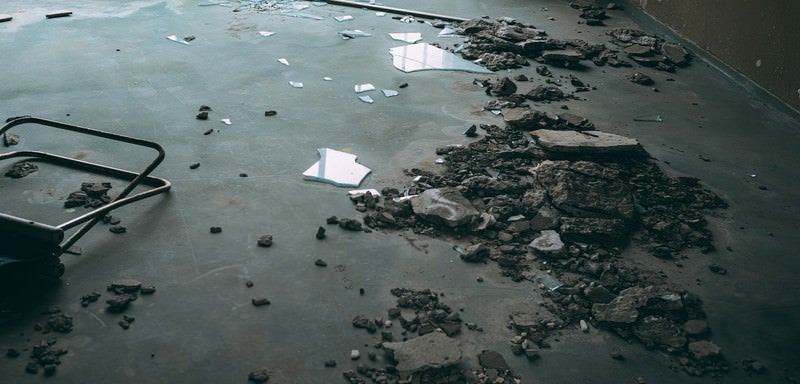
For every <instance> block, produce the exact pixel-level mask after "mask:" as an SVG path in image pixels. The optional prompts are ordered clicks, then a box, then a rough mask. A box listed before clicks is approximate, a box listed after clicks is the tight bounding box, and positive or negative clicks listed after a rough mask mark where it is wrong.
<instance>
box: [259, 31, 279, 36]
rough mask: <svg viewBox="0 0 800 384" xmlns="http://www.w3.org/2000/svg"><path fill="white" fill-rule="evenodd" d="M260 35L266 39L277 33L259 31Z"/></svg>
mask: <svg viewBox="0 0 800 384" xmlns="http://www.w3.org/2000/svg"><path fill="white" fill-rule="evenodd" d="M258 34H259V35H261V36H264V37H270V36H272V35H274V34H275V32H272V31H258Z"/></svg>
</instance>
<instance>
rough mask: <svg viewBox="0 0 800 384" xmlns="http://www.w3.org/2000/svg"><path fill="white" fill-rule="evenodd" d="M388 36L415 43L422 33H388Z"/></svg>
mask: <svg viewBox="0 0 800 384" xmlns="http://www.w3.org/2000/svg"><path fill="white" fill-rule="evenodd" d="M389 36H390V37H391V38H392V39H395V40H400V41H405V42H406V43H412V44H413V43H416V42H418V41H420V40H422V34H421V33H418V32H414V33H390V34H389Z"/></svg>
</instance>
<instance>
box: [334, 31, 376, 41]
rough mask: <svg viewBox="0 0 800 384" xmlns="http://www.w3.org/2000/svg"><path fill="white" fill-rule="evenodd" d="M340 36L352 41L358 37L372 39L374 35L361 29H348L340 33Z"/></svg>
mask: <svg viewBox="0 0 800 384" xmlns="http://www.w3.org/2000/svg"><path fill="white" fill-rule="evenodd" d="M339 36H341V37H342V39H344V40H350V39H355V38H356V37H370V36H372V35H371V34H369V33H367V32H364V31H362V30H360V29H347V30H344V31H341V32H339Z"/></svg>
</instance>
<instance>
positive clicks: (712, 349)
mask: <svg viewBox="0 0 800 384" xmlns="http://www.w3.org/2000/svg"><path fill="white" fill-rule="evenodd" d="M720 351H721V349H720V347H719V346H717V345H716V344H714V343H712V342H711V341H708V340H700V341H695V342H692V343H689V355H690V356H692V358H693V359H695V360H704V359H711V358H714V357H717V356H719V354H720Z"/></svg>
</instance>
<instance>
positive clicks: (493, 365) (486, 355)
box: [478, 350, 510, 370]
mask: <svg viewBox="0 0 800 384" xmlns="http://www.w3.org/2000/svg"><path fill="white" fill-rule="evenodd" d="M478 363H479V364H480V365H481V367H482V368H486V369H497V370H507V369H510V368H509V367H508V364H507V363H506V360H505V359H504V358H503V355H501V354H500V353H498V352H496V351H491V350H484V351H481V353H480V354H479V355H478Z"/></svg>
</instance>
